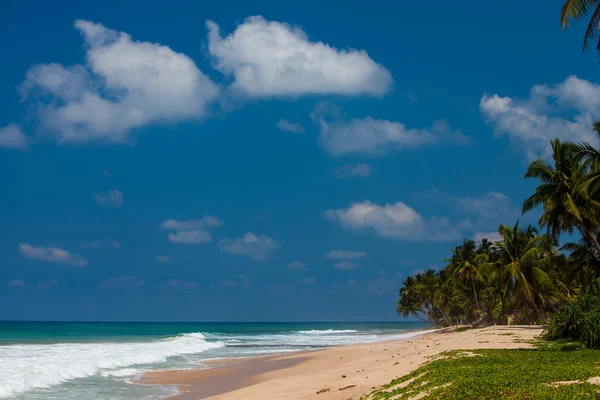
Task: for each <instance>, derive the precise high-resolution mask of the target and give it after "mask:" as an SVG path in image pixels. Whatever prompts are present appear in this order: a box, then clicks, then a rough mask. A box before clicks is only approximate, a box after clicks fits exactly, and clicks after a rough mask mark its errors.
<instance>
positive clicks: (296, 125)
mask: <svg viewBox="0 0 600 400" xmlns="http://www.w3.org/2000/svg"><path fill="white" fill-rule="evenodd" d="M277 127H278V128H279V129H281V130H282V131H286V132H291V133H302V132H304V127H303V126H302V124H301V123H300V122H290V121H288V120H287V119H283V118H282V119H280V120H279V122H277Z"/></svg>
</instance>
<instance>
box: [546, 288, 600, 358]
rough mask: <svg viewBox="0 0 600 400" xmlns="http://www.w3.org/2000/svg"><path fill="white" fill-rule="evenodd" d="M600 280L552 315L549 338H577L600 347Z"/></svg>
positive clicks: (590, 346) (593, 346)
mask: <svg viewBox="0 0 600 400" xmlns="http://www.w3.org/2000/svg"><path fill="white" fill-rule="evenodd" d="M598 287H600V281H596V283H595V284H594V285H592V286H590V288H588V289H587V290H586V291H585V292H584V293H582V294H580V295H579V296H578V297H577V298H576V299H575V300H573V301H569V302H566V303H564V304H563V305H561V306H560V307H559V309H558V310H557V311H556V313H555V314H554V315H553V316H552V319H551V321H550V323H549V324H548V328H547V330H546V333H545V337H546V339H548V340H557V339H575V340H581V342H582V343H583V344H584V345H585V346H586V347H589V348H600V293H599V289H598Z"/></svg>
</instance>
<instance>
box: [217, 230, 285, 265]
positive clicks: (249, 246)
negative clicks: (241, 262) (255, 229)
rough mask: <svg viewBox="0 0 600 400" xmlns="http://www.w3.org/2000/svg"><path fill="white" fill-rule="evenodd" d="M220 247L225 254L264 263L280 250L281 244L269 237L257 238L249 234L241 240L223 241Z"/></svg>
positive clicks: (261, 236) (259, 236)
mask: <svg viewBox="0 0 600 400" xmlns="http://www.w3.org/2000/svg"><path fill="white" fill-rule="evenodd" d="M220 247H221V251H222V252H223V253H229V254H237V255H241V256H247V257H250V258H252V259H253V260H256V261H263V260H266V259H268V258H269V257H270V256H271V255H272V253H273V252H274V251H275V250H277V249H278V248H279V244H278V243H277V242H276V241H275V240H273V239H271V238H270V237H268V236H265V235H258V236H257V235H255V234H254V233H252V232H248V233H246V234H245V235H244V236H242V237H241V238H237V239H223V240H221V242H220Z"/></svg>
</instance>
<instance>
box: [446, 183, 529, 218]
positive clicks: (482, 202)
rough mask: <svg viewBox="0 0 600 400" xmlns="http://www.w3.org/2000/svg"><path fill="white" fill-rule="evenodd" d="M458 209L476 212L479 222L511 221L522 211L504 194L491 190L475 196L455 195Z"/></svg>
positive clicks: (468, 212) (470, 212)
mask: <svg viewBox="0 0 600 400" xmlns="http://www.w3.org/2000/svg"><path fill="white" fill-rule="evenodd" d="M454 201H455V204H456V207H455V208H456V209H458V210H459V211H463V212H465V213H467V214H474V215H476V216H477V218H478V222H477V223H478V224H480V223H484V222H487V221H490V220H501V221H506V223H510V222H511V221H513V220H516V219H517V218H518V217H519V216H520V215H521V211H520V210H519V209H518V208H517V207H515V206H514V205H513V203H512V201H511V200H510V199H509V198H508V197H507V196H506V195H505V194H504V193H499V192H494V191H490V192H487V193H484V194H483V195H481V196H475V197H458V196H456V197H454Z"/></svg>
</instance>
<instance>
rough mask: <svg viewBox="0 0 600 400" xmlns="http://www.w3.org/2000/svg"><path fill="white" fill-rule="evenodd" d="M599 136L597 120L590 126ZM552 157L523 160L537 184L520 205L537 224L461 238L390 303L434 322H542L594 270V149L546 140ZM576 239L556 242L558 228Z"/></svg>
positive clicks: (599, 179)
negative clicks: (536, 214)
mask: <svg viewBox="0 0 600 400" xmlns="http://www.w3.org/2000/svg"><path fill="white" fill-rule="evenodd" d="M595 130H596V133H598V134H599V136H600V124H596V126H595ZM551 146H552V154H553V155H552V160H551V162H550V163H547V162H546V161H545V160H542V159H539V160H535V161H533V162H531V163H530V164H529V166H528V168H527V172H526V173H525V178H526V179H535V180H537V181H538V183H539V185H538V186H537V187H536V189H535V191H534V193H533V194H532V195H531V196H530V197H529V198H527V199H526V200H525V201H524V203H523V212H524V213H526V212H528V211H530V210H533V209H536V208H538V207H539V208H541V211H542V215H541V218H540V220H539V228H538V227H535V226H531V225H527V226H522V225H521V224H520V223H519V221H517V222H516V223H514V224H511V225H500V226H499V228H498V234H499V237H500V238H501V239H500V240H498V241H494V242H491V241H489V240H487V239H483V240H482V241H481V242H480V243H475V242H474V241H472V240H465V241H464V242H463V243H462V244H461V245H460V246H456V248H455V249H454V250H452V254H451V257H450V258H448V259H447V260H446V265H445V267H444V268H443V269H441V270H440V271H434V270H428V271H425V272H423V273H420V274H417V275H415V276H411V277H409V278H407V279H406V280H405V281H404V282H403V283H402V287H401V289H400V300H399V301H398V307H397V311H398V313H399V314H400V315H402V316H405V317H407V316H409V315H413V316H415V317H417V318H420V319H422V320H425V321H428V322H430V323H432V324H433V325H435V326H448V325H454V324H463V323H471V324H479V325H487V324H506V323H508V322H509V319H510V320H512V321H513V322H514V323H525V324H532V323H547V322H549V321H550V320H551V316H552V315H553V314H554V313H555V312H556V311H557V309H558V308H559V307H560V306H561V305H563V304H566V303H568V302H572V301H574V300H575V299H576V298H577V296H578V295H579V294H580V293H582V291H584V290H585V289H586V287H587V286H589V284H590V283H591V282H593V281H594V280H595V279H597V278H598V277H599V276H600V257H599V255H600V245H599V241H600V238H599V232H600V152H599V151H598V150H597V149H595V148H594V147H593V146H591V145H590V144H588V143H580V144H574V143H561V142H560V141H559V140H554V141H552V142H551ZM565 233H568V234H569V235H570V236H569V238H571V239H572V238H579V240H576V241H572V242H566V243H562V244H561V241H560V239H561V235H563V234H565Z"/></svg>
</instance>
